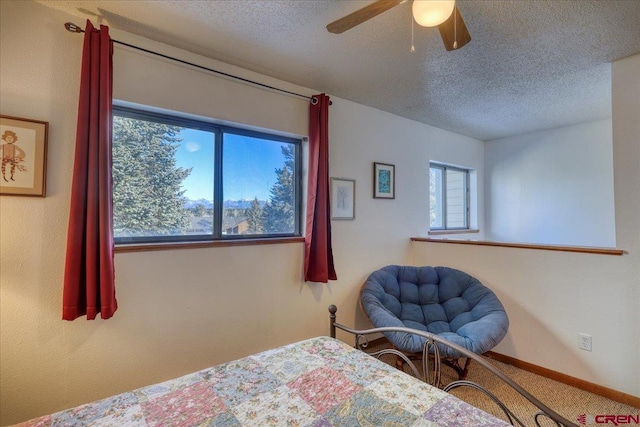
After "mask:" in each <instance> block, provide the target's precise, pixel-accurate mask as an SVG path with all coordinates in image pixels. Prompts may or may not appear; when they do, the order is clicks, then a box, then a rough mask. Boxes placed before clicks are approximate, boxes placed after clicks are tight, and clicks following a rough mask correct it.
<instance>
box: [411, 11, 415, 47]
mask: <svg viewBox="0 0 640 427" xmlns="http://www.w3.org/2000/svg"><path fill="white" fill-rule="evenodd" d="M415 51H416V45H415V44H414V42H413V16H411V53H414V52H415Z"/></svg>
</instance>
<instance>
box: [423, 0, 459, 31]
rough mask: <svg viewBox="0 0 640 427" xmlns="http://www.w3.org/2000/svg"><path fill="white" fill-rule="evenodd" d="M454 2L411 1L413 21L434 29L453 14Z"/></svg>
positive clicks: (447, 0) (451, 0)
mask: <svg viewBox="0 0 640 427" xmlns="http://www.w3.org/2000/svg"><path fill="white" fill-rule="evenodd" d="M455 4H456V2H455V0H413V6H412V10H413V19H415V20H416V22H417V23H418V25H422V26H423V27H436V26H438V25H440V24H442V23H443V22H444V21H446V20H447V19H448V18H449V17H450V16H451V14H452V13H453V8H454V6H455Z"/></svg>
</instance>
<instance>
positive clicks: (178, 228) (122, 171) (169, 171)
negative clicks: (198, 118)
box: [112, 112, 215, 241]
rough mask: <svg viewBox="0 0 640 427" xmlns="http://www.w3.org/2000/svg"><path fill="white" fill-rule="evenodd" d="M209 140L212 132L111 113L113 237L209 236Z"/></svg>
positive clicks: (211, 195) (213, 136) (211, 169)
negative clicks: (112, 116)
mask: <svg viewBox="0 0 640 427" xmlns="http://www.w3.org/2000/svg"><path fill="white" fill-rule="evenodd" d="M116 113H117V112H116ZM214 141H215V134H214V133H212V132H205V131H200V130H195V129H189V128H185V127H181V126H175V125H169V124H165V123H158V122H155V121H150V120H145V119H140V118H129V117H120V116H115V115H114V118H113V150H112V153H113V202H114V209H113V210H114V212H113V215H114V237H116V238H119V239H120V240H121V241H123V240H126V239H131V240H135V239H139V238H141V237H160V238H162V237H168V236H182V235H191V236H193V235H211V234H212V233H213V147H214Z"/></svg>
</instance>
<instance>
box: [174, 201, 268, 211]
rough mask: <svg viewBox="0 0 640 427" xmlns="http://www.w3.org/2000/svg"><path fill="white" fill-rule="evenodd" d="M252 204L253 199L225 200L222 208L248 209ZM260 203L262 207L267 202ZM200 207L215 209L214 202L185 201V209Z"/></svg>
mask: <svg viewBox="0 0 640 427" xmlns="http://www.w3.org/2000/svg"><path fill="white" fill-rule="evenodd" d="M251 202H253V199H240V200H225V201H224V203H223V204H222V206H223V207H224V208H225V209H248V208H249V207H250V206H251ZM259 202H260V206H264V205H265V204H266V203H267V202H266V201H263V200H259ZM198 205H203V206H204V207H205V209H212V208H213V200H207V199H198V200H192V199H185V201H184V207H185V208H186V209H191V208H194V207H196V206H198Z"/></svg>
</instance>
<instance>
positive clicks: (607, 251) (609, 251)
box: [411, 237, 625, 256]
mask: <svg viewBox="0 0 640 427" xmlns="http://www.w3.org/2000/svg"><path fill="white" fill-rule="evenodd" d="M411 241H413V242H429V243H455V244H458V245H476V246H498V247H503V248H520V249H540V250H544V251H561V252H579V253H586V254H600V255H617V256H620V255H623V254H624V253H625V252H624V251H623V250H622V249H615V248H598V247H591V246H560V245H536V244H531V243H509V242H491V241H488V240H461V239H457V240H456V239H431V238H429V237H412V238H411Z"/></svg>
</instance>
